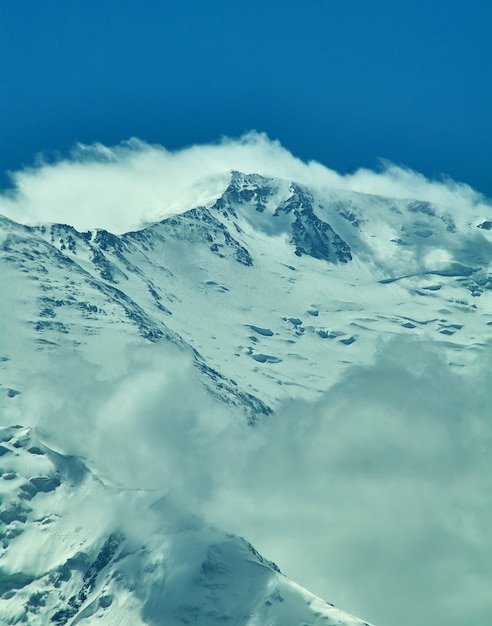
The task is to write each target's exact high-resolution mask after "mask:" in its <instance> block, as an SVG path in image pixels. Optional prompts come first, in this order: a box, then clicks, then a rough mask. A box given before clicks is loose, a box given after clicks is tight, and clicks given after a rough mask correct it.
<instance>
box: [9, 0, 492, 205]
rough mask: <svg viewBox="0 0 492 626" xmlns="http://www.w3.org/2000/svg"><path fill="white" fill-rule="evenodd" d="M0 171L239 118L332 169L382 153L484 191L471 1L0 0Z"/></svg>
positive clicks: (477, 45)
mask: <svg viewBox="0 0 492 626" xmlns="http://www.w3.org/2000/svg"><path fill="white" fill-rule="evenodd" d="M0 11H1V12H0V18H1V37H0V41H1V43H0V46H1V48H0V53H1V56H0V59H1V61H0V84H1V90H2V91H1V94H0V95H1V98H0V146H1V150H0V172H1V173H2V179H1V181H0V183H1V186H2V187H3V188H5V187H6V186H7V185H8V178H7V176H5V172H6V171H7V170H17V169H19V168H20V167H22V166H23V165H32V164H33V163H34V162H35V156H36V154H37V153H40V152H42V153H44V155H45V157H46V158H48V159H52V158H56V156H57V154H61V155H66V154H67V153H68V152H69V150H70V149H71V148H72V147H73V145H74V144H75V143H77V142H83V143H89V144H90V143H93V142H101V143H103V144H106V145H115V144H118V143H120V142H121V141H123V140H126V139H128V138H130V137H138V138H140V139H142V140H144V141H147V142H150V143H159V144H162V145H164V146H165V147H166V148H167V149H170V150H175V149H178V148H182V147H186V146H189V145H193V144H196V143H204V142H211V141H212V142H213V141H216V140H219V139H220V138H221V137H222V136H231V137H238V136H240V135H242V134H243V133H244V132H247V131H249V130H252V129H254V130H257V131H259V132H265V133H267V135H268V136H269V137H270V138H272V139H278V140H279V141H280V142H281V143H282V145H284V146H285V147H286V148H287V149H289V150H290V151H292V153H293V154H295V155H296V156H298V157H300V158H301V159H304V160H309V159H315V160H317V161H320V162H322V163H324V164H325V165H327V166H328V167H331V168H333V169H336V170H338V171H339V172H341V173H344V172H347V171H350V170H352V169H353V168H358V167H361V166H365V167H373V168H374V167H377V166H378V159H379V158H383V159H388V160H390V161H392V162H395V163H397V164H401V165H404V166H406V167H409V168H412V169H414V170H416V171H419V172H421V173H423V174H424V175H426V176H428V177H431V178H434V177H439V176H440V175H441V174H444V175H446V176H449V177H451V178H453V179H454V180H457V181H462V182H465V183H468V184H469V185H471V186H472V187H474V188H476V189H477V190H478V191H481V192H483V193H485V194H486V195H487V196H489V197H492V176H491V170H492V167H491V159H490V154H491V152H492V122H491V111H492V72H491V70H490V68H491V67H492V43H491V41H492V40H491V38H490V30H491V26H492V5H491V4H490V3H489V2H487V1H485V0H472V1H471V2H468V3H466V5H465V3H462V2H458V1H453V0H451V1H450V0H447V1H444V0H434V1H433V2H432V3H425V2H423V1H422V0H416V1H415V2H412V3H408V2H403V1H402V0H397V1H395V2H392V3H387V2H383V1H382V0H372V1H371V2H367V1H366V0H352V1H351V2H342V1H340V0H310V1H309V2H307V3H306V2H304V3H301V2H298V1H297V0H296V1H293V0H282V1H279V0H268V1H267V2H265V1H264V0H263V1H262V2H260V1H259V0H248V1H247V2H246V1H245V0H236V1H235V2H229V1H227V0H210V1H208V2H206V3H203V2H198V1H196V0H188V1H185V2H181V3H171V2H161V1H159V2H158V1H151V0H148V1H147V2H145V3H143V4H142V3H137V2H136V0H126V1H125V0H120V1H119V2H116V1H114V2H113V1H104V2H101V1H100V0H98V1H97V2H96V1H94V0H86V1H85V2H84V3H66V2H62V1H60V0H46V2H43V3H39V2H34V1H27V2H23V3H18V2H14V1H13V0H5V1H4V2H2V5H1V9H0Z"/></svg>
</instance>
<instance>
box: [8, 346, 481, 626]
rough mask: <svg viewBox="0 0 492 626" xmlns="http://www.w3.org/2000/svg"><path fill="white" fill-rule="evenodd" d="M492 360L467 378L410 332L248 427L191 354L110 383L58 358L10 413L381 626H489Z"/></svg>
mask: <svg viewBox="0 0 492 626" xmlns="http://www.w3.org/2000/svg"><path fill="white" fill-rule="evenodd" d="M491 365H492V363H491V362H490V359H489V361H488V362H484V363H482V369H481V370H480V371H478V370H477V369H475V370H472V369H471V368H470V369H468V370H467V372H468V373H466V372H464V371H461V370H460V371H456V370H453V369H452V367H451V366H449V365H448V364H447V363H446V362H445V361H444V360H443V359H441V358H440V356H439V355H438V354H436V353H435V351H433V350H432V349H431V348H430V347H427V346H426V345H425V344H423V343H420V342H417V341H414V342H412V341H408V340H403V339H396V340H394V341H393V342H390V343H389V344H387V345H385V346H384V347H382V348H381V351H380V353H379V354H378V356H377V357H376V359H375V362H374V364H373V365H372V366H371V367H362V366H354V367H352V369H350V370H348V371H347V373H346V374H345V375H344V376H343V377H342V379H341V380H340V381H339V382H338V383H337V384H336V385H335V386H333V387H332V388H331V389H330V390H328V391H327V392H326V393H325V394H324V395H323V396H322V397H321V398H320V399H319V400H318V401H317V402H306V401H288V402H286V403H285V404H284V405H283V406H282V407H281V408H280V409H279V410H278V411H277V413H276V414H275V415H274V416H271V417H270V418H268V419H266V420H264V421H263V422H262V423H260V424H259V425H258V426H257V427H255V428H250V427H248V426H246V425H245V424H244V423H243V422H242V421H240V420H236V419H234V418H232V419H231V416H230V414H229V413H228V412H227V411H226V410H225V409H224V408H223V407H221V406H218V405H217V404H215V402H214V401H213V400H212V399H210V398H209V397H208V396H207V395H206V393H205V391H204V390H203V388H202V386H201V385H200V383H199V381H198V378H197V377H196V374H195V373H194V368H193V367H192V364H191V362H190V360H189V358H188V357H187V356H185V355H183V354H181V353H180V352H179V351H176V350H175V349H173V350H171V349H168V348H163V347H160V346H147V347H144V348H138V349H136V348H133V349H132V350H131V351H129V352H128V353H127V363H126V366H125V367H122V368H120V370H119V372H118V373H115V374H114V375H113V376H110V377H109V378H107V379H106V380H104V379H103V378H102V375H101V373H100V372H96V371H94V368H93V366H91V365H89V364H84V363H81V362H80V361H79V360H76V359H75V358H74V357H71V358H67V359H64V360H63V362H62V360H60V362H58V363H56V364H54V365H53V368H54V371H52V372H50V373H49V374H48V373H47V374H46V375H44V376H36V377H35V378H33V379H32V380H31V381H29V385H26V388H28V389H29V390H30V391H29V392H26V393H25V394H23V396H19V400H20V403H19V404H18V405H17V406H18V410H19V411H20V413H19V415H10V416H8V417H9V418H11V420H10V421H19V417H20V416H23V418H24V419H25V416H26V415H32V416H37V419H38V424H39V425H40V426H42V427H43V428H44V429H46V430H47V431H48V433H49V435H50V438H51V439H52V441H54V442H55V444H56V445H57V446H58V447H61V448H63V449H64V450H66V451H67V452H71V453H77V454H82V455H84V456H86V457H88V458H89V460H90V462H91V463H92V464H93V465H95V466H96V467H97V468H98V469H99V470H103V472H104V473H105V474H106V475H108V476H109V477H110V478H111V479H113V480H114V481H116V482H118V483H121V484H124V485H127V486H130V487H137V486H138V487H145V488H149V489H159V490H163V491H169V492H171V493H172V494H173V497H174V498H176V499H178V500H180V501H181V502H183V503H185V504H186V505H187V506H188V507H190V508H191V509H192V510H193V511H194V512H200V513H202V514H203V515H204V516H205V517H206V519H208V520H209V521H211V522H213V523H215V524H217V525H218V526H219V527H221V528H224V529H225V530H227V531H233V532H237V533H239V534H242V535H244V536H245V537H247V538H248V540H250V541H252V542H253V544H254V545H255V547H256V548H257V549H259V550H260V551H261V552H262V553H263V554H264V555H265V556H266V557H268V558H271V559H273V560H274V561H276V562H277V563H278V564H279V566H280V567H281V568H282V570H283V571H284V572H285V573H286V574H287V575H289V576H290V577H292V578H294V579H295V580H297V581H298V582H300V583H301V584H303V585H305V586H306V587H308V588H309V589H310V590H312V591H314V592H315V593H317V594H318V595H320V596H322V597H324V598H326V599H327V600H328V601H331V602H335V603H336V604H337V605H339V606H340V607H342V608H344V609H345V610H349V611H351V612H353V613H355V614H359V615H361V616H364V617H365V618H366V619H368V620H371V621H373V622H374V623H377V624H379V626H391V625H392V624H400V625H401V626H410V625H411V624H415V623H419V624H422V625H427V626H433V625H434V624H437V623H443V622H445V623H446V624H448V625H449V626H458V625H461V624H463V623H473V624H477V625H478V626H485V624H486V623H488V622H487V620H488V616H489V615H490V610H491V608H492V604H491V599H490V594H489V589H488V586H487V581H488V580H490V575H491V573H492V572H491V565H490V563H491V561H490V558H489V555H490V550H491V549H492V541H491V538H490V532H489V528H490V520H491V518H492V505H491V503H490V497H489V494H490V487H491V478H490V477H491V476H492V466H491V461H490V445H491V436H492V427H491V424H490V416H489V408H490V403H491V402H490V401H491V398H490V389H492V368H491ZM472 372H473V373H472Z"/></svg>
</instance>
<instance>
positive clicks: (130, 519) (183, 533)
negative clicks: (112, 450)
mask: <svg viewBox="0 0 492 626" xmlns="http://www.w3.org/2000/svg"><path fill="white" fill-rule="evenodd" d="M0 441H1V443H0V455H1V464H2V474H1V478H0V481H1V494H2V499H3V501H2V509H1V513H0V539H1V541H2V544H1V548H0V612H1V615H2V623H3V624H17V623H29V624H58V625H63V624H76V623H84V624H91V623H104V624H132V625H134V626H138V625H139V624H142V625H143V624H152V625H154V624H155V625H157V624H166V625H171V626H172V625H174V624H176V625H178V624H183V623H185V624H186V623H199V624H203V625H215V624H217V623H230V624H254V623H260V624H278V625H279V626H280V625H281V624H282V625H287V626H288V625H290V624H292V625H293V626H294V625H297V624H299V623H301V622H305V623H314V622H315V621H316V623H318V622H319V623H323V624H326V625H330V624H341V625H345V626H356V625H357V624H360V625H363V624H364V622H362V621H360V620H358V619H356V618H353V617H351V616H349V615H347V614H346V613H343V612H342V611H339V610H338V609H336V608H335V607H333V606H332V605H330V604H328V603H326V602H324V601H322V600H320V599H319V598H316V597H315V596H313V595H312V594H310V593H309V592H307V591H306V590H304V589H302V588H301V587H299V586H298V585H296V584H294V583H292V582H291V581H289V580H288V579H287V578H285V577H284V576H283V575H282V574H281V573H280V570H279V569H278V567H277V566H276V565H275V564H274V563H271V562H269V561H267V560H266V559H264V558H263V557H262V556H261V555H259V554H258V553H257V552H256V550H255V549H254V548H253V547H252V546H251V545H250V544H249V543H248V542H246V541H245V540H244V539H242V538H240V537H236V536H233V535H225V534H222V533H221V532H219V531H217V530H215V529H213V528H211V527H209V526H207V525H206V524H205V523H204V522H203V521H202V520H201V519H199V518H197V517H195V516H193V515H191V514H190V513H188V512H187V511H185V510H183V508H182V507H179V506H178V505H176V504H175V503H173V501H172V499H170V498H169V497H166V496H162V495H161V496H159V494H157V493H155V492H145V491H128V490H124V489H121V488H117V487H115V486H113V485H109V484H106V483H105V482H103V481H101V480H100V479H98V478H97V476H96V475H95V474H94V473H93V472H92V471H90V470H89V469H88V468H87V466H86V465H85V464H84V463H83V462H82V461H81V460H80V459H79V458H77V457H67V456H64V455H62V454H60V453H58V452H55V451H54V450H52V449H50V448H49V447H48V446H47V445H45V444H44V443H43V441H42V439H41V438H40V437H39V436H38V434H37V433H36V432H35V431H33V430H32V429H28V428H22V427H12V428H0Z"/></svg>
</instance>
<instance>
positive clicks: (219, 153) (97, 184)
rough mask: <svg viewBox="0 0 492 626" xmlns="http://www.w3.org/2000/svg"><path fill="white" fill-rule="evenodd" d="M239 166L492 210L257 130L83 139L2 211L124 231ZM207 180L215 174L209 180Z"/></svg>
mask: <svg viewBox="0 0 492 626" xmlns="http://www.w3.org/2000/svg"><path fill="white" fill-rule="evenodd" d="M232 169H235V170H239V171H242V172H245V173H258V174H262V175H265V176H274V177H279V178H283V179H288V180H294V181H296V182H299V183H303V184H307V185H312V186H314V187H318V188H329V189H338V190H348V191H357V192H361V193H367V194H377V195H383V196H389V197H394V198H414V199H418V200H426V201H430V202H434V203H437V204H440V205H443V206H445V207H447V208H448V209H449V210H453V209H457V208H459V210H460V211H462V212H463V213H470V214H471V215H472V216H481V215H483V214H487V213H490V212H491V207H490V204H488V203H487V201H486V199H485V198H484V197H483V196H482V195H481V194H480V193H478V192H476V191H474V190H473V189H472V188H470V187H469V186H468V185H466V184H463V183H456V182H453V181H445V180H443V181H430V180H428V179H426V178H425V177H424V176H422V175H421V174H418V173H416V172H413V171H412V170H409V169H405V168H402V167H399V166H396V165H394V164H391V163H382V168H381V171H380V172H374V171H371V170H368V169H359V170H357V171H356V172H354V173H353V174H347V175H340V174H338V173H337V172H335V171H334V170H331V169H329V168H328V167H325V166H324V165H321V164H320V163H317V162H315V161H309V162H307V163H306V162H303V161H302V160H300V159H298V158H296V157H295V156H294V155H292V154H291V153H290V152H289V151H288V150H286V149H285V148H284V147H282V145H281V144H280V143H279V142H278V141H272V140H270V139H269V138H268V137H267V136H266V135H265V134H263V133H257V132H250V133H247V134H246V135H244V136H243V137H241V138H239V139H230V138H224V139H222V140H221V141H219V142H217V143H214V144H204V145H195V146H191V147H188V148H185V149H182V150H177V151H174V152H171V151H169V150H166V148H165V147H163V146H160V145H153V144H148V143H145V142H143V141H141V140H139V139H135V138H133V139H130V140H128V141H125V142H122V143H121V144H119V145H117V146H112V147H107V146H104V145H102V144H93V145H82V144H80V145H78V146H77V147H75V148H74V149H73V151H72V153H71V154H70V155H69V156H68V157H67V158H62V159H60V160H59V161H57V162H55V163H46V162H43V160H42V158H41V157H40V158H39V159H38V164H37V165H36V166H34V167H30V168H26V169H23V170H20V171H16V172H12V173H11V174H10V176H11V181H12V188H11V189H10V190H9V191H7V192H4V194H3V195H2V196H1V197H0V200H1V208H0V211H1V212H2V213H3V214H5V215H6V216H7V217H10V218H11V219H13V220H15V221H18V222H21V223H26V224H33V223H36V224H37V223H41V222H57V223H67V224H70V225H72V226H74V227H75V228H77V229H79V230H85V229H91V228H105V229H107V230H110V231H112V232H115V233H123V232H127V231H128V230H131V229H136V228H139V227H141V226H142V225H143V224H145V223H148V222H152V221H156V220H158V219H162V218H163V217H165V216H166V215H169V214H173V213H180V212H182V211H184V210H186V209H189V208H191V207H192V206H196V204H197V202H199V203H205V202H207V201H208V200H210V199H212V198H214V197H217V196H218V195H220V193H221V192H222V191H223V190H224V188H225V186H226V185H227V172H229V171H230V170H232ZM206 177H212V179H211V180H210V179H209V180H208V181H207V183H206V184H204V181H203V179H204V178H206Z"/></svg>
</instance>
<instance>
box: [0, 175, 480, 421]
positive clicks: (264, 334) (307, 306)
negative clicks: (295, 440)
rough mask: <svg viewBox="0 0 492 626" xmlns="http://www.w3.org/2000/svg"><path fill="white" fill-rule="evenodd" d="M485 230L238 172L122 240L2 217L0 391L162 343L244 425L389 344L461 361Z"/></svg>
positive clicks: (474, 332)
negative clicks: (60, 364)
mask: <svg viewBox="0 0 492 626" xmlns="http://www.w3.org/2000/svg"><path fill="white" fill-rule="evenodd" d="M487 220H488V218H487V217H486V216H485V217H484V216H478V215H468V214H456V211H455V212H454V213H451V212H450V211H449V210H447V209H446V207H438V206H434V205H432V204H430V203H427V202H421V201H418V202H417V201H414V200H408V201H405V200H393V199H390V198H382V197H378V196H366V195H362V194H357V193H349V192H337V191H333V190H322V189H307V188H305V187H303V186H301V185H298V184H296V183H291V182H289V181H283V180H276V179H268V178H265V177H262V176H259V175H257V174H250V175H245V174H241V173H239V172H233V173H232V174H231V177H230V183H229V185H228V186H227V188H226V189H225V191H224V193H223V194H222V195H221V196H220V197H219V198H217V199H216V200H215V201H211V202H209V204H208V205H205V206H197V207H196V208H194V209H192V210H189V211H187V212H185V213H183V214H181V215H175V216H172V217H169V218H167V219H165V220H163V221H162V222H160V223H156V224H151V225H149V226H147V227H146V228H143V229H142V230H139V231H135V232H130V233H127V234H125V235H122V236H116V235H114V234H111V233H109V232H106V231H90V232H85V233H79V232H77V231H76V230H75V229H73V228H72V227H70V226H66V225H59V224H54V225H46V226H40V227H26V226H20V225H17V224H15V223H13V222H11V221H9V220H4V221H3V227H2V230H3V244H2V254H3V258H4V261H5V269H4V271H3V272H2V277H3V280H4V282H5V285H4V293H7V294H8V295H7V298H6V302H7V303H8V305H7V310H6V312H5V315H6V316H7V317H8V324H9V328H10V329H11V331H10V332H9V333H8V334H7V335H6V336H4V337H3V338H2V339H3V348H2V350H3V352H2V356H3V358H4V359H8V361H7V360H6V361H4V367H5V373H6V375H5V383H4V384H5V385H6V387H7V388H8V389H12V390H13V391H12V393H14V394H15V393H16V392H17V391H22V389H21V388H22V384H23V381H25V379H26V371H33V370H36V369H40V368H41V369H42V368H43V367H44V365H40V363H41V362H43V360H44V361H46V359H47V358H48V357H49V358H52V357H53V356H55V355H56V354H58V353H59V352H63V353H67V352H68V353H78V354H80V355H81V356H82V357H83V358H84V359H86V360H88V361H89V362H92V363H95V364H97V365H98V366H99V367H101V368H102V369H103V370H104V369H105V368H106V369H113V368H114V367H115V364H117V363H119V362H122V361H123V360H124V359H123V354H124V352H125V349H126V347H127V346H128V345H134V344H138V343H148V342H151V343H159V342H168V343H172V344H174V345H176V346H178V347H179V348H180V349H182V350H184V351H187V352H188V353H189V354H190V355H191V356H192V358H193V360H194V362H195V365H196V367H197V369H198V371H199V372H200V376H201V379H202V381H203V384H204V385H205V387H206V388H207V389H208V390H209V392H210V393H211V394H212V395H214V396H215V397H218V398H220V399H221V400H222V401H223V402H226V403H227V404H228V405H229V406H230V408H231V410H232V411H234V412H242V413H243V414H245V415H246V417H247V419H248V420H249V421H250V422H254V421H255V420H257V419H259V418H261V417H262V416H265V415H268V414H269V412H270V411H271V409H272V408H275V407H276V406H277V405H278V403H279V402H280V401H282V399H284V398H286V397H306V398H313V397H316V395H317V394H319V393H320V392H322V391H324V390H326V389H327V388H329V387H330V386H331V385H332V384H333V383H334V382H335V381H336V380H337V378H338V377H339V376H340V374H341V373H342V372H343V371H344V370H345V369H346V367H347V366H349V365H350V364H351V363H359V364H361V363H369V362H370V361H371V358H372V356H373V354H374V350H375V347H376V345H377V344H378V342H380V341H381V340H383V341H384V340H385V339H388V338H391V337H393V336H395V335H399V334H403V335H408V336H412V337H416V336H418V337H419V338H422V339H425V340H426V341H429V342H433V343H435V344H436V345H439V346H440V348H441V349H442V351H443V352H444V353H446V354H447V356H448V359H449V361H450V362H453V363H455V364H456V365H466V364H467V363H469V362H470V361H473V359H474V356H475V354H476V352H477V351H480V350H481V349H483V347H484V346H483V341H484V338H487V337H490V333H489V332H488V330H489V329H490V325H489V322H490V321H491V320H492V317H491V311H492V295H491V294H492V277H491V259H492V235H491V232H492V231H491V230H490V229H488V228H487V224H488V223H489V222H488V221H487ZM33 354H35V358H33V356H32V355H33ZM7 393H10V392H7ZM4 401H5V399H4Z"/></svg>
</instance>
